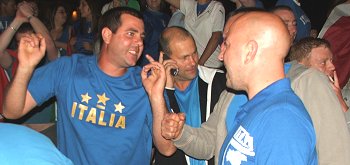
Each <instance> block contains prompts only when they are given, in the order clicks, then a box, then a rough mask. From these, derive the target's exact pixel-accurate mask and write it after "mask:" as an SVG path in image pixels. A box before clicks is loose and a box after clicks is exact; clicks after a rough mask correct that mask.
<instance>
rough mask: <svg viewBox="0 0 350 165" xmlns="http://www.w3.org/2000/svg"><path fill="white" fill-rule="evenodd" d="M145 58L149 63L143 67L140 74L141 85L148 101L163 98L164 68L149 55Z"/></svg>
mask: <svg viewBox="0 0 350 165" xmlns="http://www.w3.org/2000/svg"><path fill="white" fill-rule="evenodd" d="M146 58H147V59H148V61H149V62H150V63H149V64H148V65H146V66H144V67H143V70H142V73H141V78H142V84H143V86H144V87H145V89H146V92H147V93H148V96H149V97H150V99H152V98H154V97H157V98H158V97H163V92H164V87H165V81H166V77H165V69H164V66H163V65H162V64H161V63H159V62H157V61H155V60H154V59H153V58H152V57H151V56H149V55H146Z"/></svg>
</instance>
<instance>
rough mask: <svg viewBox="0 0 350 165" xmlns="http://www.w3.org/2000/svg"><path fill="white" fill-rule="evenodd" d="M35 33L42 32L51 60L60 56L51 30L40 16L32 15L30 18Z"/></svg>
mask: <svg viewBox="0 0 350 165" xmlns="http://www.w3.org/2000/svg"><path fill="white" fill-rule="evenodd" d="M29 23H30V24H31V25H32V27H33V29H34V31H35V33H40V34H41V35H42V36H43V37H44V38H45V41H46V52H47V57H48V59H49V61H53V60H55V59H56V58H57V57H58V56H57V55H58V53H57V49H56V45H55V42H54V41H53V39H52V37H51V35H50V32H49V31H48V30H47V28H46V26H45V25H44V24H43V23H42V22H41V21H40V20H39V18H37V17H34V16H32V17H31V19H30V20H29Z"/></svg>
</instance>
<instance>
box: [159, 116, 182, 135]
mask: <svg viewBox="0 0 350 165" xmlns="http://www.w3.org/2000/svg"><path fill="white" fill-rule="evenodd" d="M183 119H184V116H183V114H181V113H179V114H176V113H168V114H166V115H165V116H164V119H163V120H162V129H161V130H162V136H163V137H164V138H165V139H168V140H171V139H176V138H178V136H179V135H180V133H181V131H182V129H183V125H184V122H185V121H184V120H183Z"/></svg>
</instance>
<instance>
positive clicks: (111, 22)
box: [98, 7, 143, 45]
mask: <svg viewBox="0 0 350 165" xmlns="http://www.w3.org/2000/svg"><path fill="white" fill-rule="evenodd" d="M123 14H129V15H132V16H134V17H137V18H139V19H141V20H143V17H142V14H141V13H140V12H139V11H137V10H135V9H132V8H129V7H116V8H113V9H110V10H108V11H107V12H105V13H104V14H103V15H102V17H101V19H100V20H99V23H98V40H100V44H101V45H102V43H103V39H102V29H103V28H105V27H107V28H109V29H110V30H111V31H112V33H115V32H116V31H117V30H118V28H119V27H120V26H121V24H122V22H121V16H122V15H123Z"/></svg>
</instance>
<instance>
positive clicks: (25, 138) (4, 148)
mask: <svg viewBox="0 0 350 165" xmlns="http://www.w3.org/2000/svg"><path fill="white" fill-rule="evenodd" d="M0 132H1V135H0V164H1V165H23V164H57V165H58V164H59V165H73V163H72V161H70V160H69V159H67V158H66V157H65V156H64V155H63V154H62V153H61V152H60V151H58V150H57V148H56V147H55V145H54V144H53V143H52V142H51V141H50V139H49V138H47V137H46V136H44V135H42V134H41V133H38V132H36V131H34V130H32V129H30V128H28V127H25V126H22V125H15V124H9V123H0Z"/></svg>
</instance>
